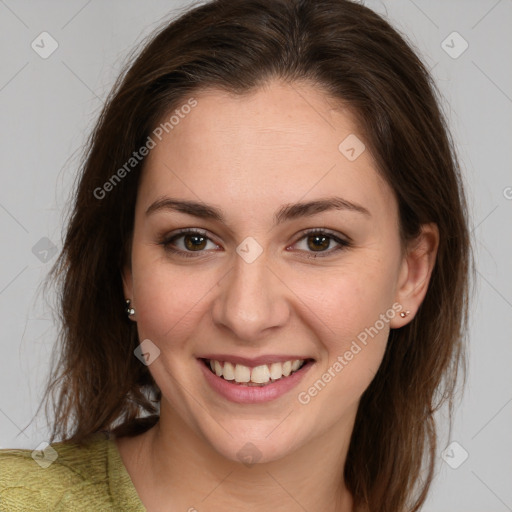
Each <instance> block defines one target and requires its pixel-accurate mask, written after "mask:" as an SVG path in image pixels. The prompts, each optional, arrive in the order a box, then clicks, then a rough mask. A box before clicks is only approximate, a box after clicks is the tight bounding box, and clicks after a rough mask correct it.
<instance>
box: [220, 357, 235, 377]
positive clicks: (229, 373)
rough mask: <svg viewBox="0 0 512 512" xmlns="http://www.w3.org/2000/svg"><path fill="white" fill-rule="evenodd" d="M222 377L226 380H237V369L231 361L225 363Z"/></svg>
mask: <svg viewBox="0 0 512 512" xmlns="http://www.w3.org/2000/svg"><path fill="white" fill-rule="evenodd" d="M222 376H223V377H224V378H225V379H226V380H235V367H234V366H233V365H232V364H231V363H230V362H229V361H226V362H225V363H224V367H223V368H222Z"/></svg>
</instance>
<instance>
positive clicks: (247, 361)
mask: <svg viewBox="0 0 512 512" xmlns="http://www.w3.org/2000/svg"><path fill="white" fill-rule="evenodd" d="M198 359H213V360H214V361H219V362H220V361H229V362H230V363H235V364H243V365H244V366H248V367H249V368H254V367H255V366H260V365H264V364H271V363H284V362H285V361H295V360H296V359H300V360H301V361H302V360H308V359H313V358H312V357H308V356H301V355H290V354H284V355H281V354H267V355H262V356H258V357H241V356H234V355H230V354H205V355H201V356H198Z"/></svg>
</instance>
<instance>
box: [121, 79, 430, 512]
mask: <svg viewBox="0 0 512 512" xmlns="http://www.w3.org/2000/svg"><path fill="white" fill-rule="evenodd" d="M194 97H195V98H196V100H197V102H198V104H197V106H196V107H195V108H193V109H192V110H191V112H190V113H189V114H188V115H187V116H185V117H184V119H181V120H180V122H179V124H178V125H176V126H175V127H174V129H173V130H172V131H170V132H169V133H168V134H165V133H164V137H163V139H162V141H161V142H159V143H158V144H157V146H156V147H155V148H154V149H152V150H151V152H150V155H149V156H148V160H147V163H146V166H145V168H144V171H143V175H142V178H141V182H140V188H139V191H138V197H137V204H136V212H135V226H134V236H133V244H132V253H131V264H130V265H128V266H127V267H126V268H124V269H123V282H124V292H125V295H126V297H127V298H130V299H131V301H132V306H133V307H134V308H135V311H136V313H135V315H133V317H132V319H133V320H134V321H135V322H137V328H138V332H139V337H140V340H144V339H150V340H151V341H152V342H153V343H154V344H155V345H156V346H157V347H158V348H159V350H160V355H159V357H157V358H156V359H155V360H154V361H153V362H152V363H151V364H150V365H149V367H148V368H149V370H150V372H151V374H152V375H153V377H154V379H155V381H156V383H157V384H158V386H159V387H160V389H161V390H162V396H163V398H162V402H161V412H160V414H161V415H160V421H159V422H158V423H157V425H155V427H153V428H152V429H150V430H148V431H147V432H145V433H144V434H141V435H139V436H136V437H131V438H120V439H117V440H116V442H117V446H118V448H119V452H120V454H121V457H122V459H123V462H124V464H125V466H126V468H127V470H128V472H129V474H130V476H131V478H132V481H133V483H134V485H135V488H136V490H137V492H138V494H139V496H140V497H141V500H142V501H143V503H144V505H145V506H146V508H147V509H148V510H150V511H160V510H171V507H174V508H172V510H183V511H186V510H190V511H191V512H192V511H193V510H194V509H195V510H197V511H199V512H201V511H203V510H208V511H213V512H217V511H218V512H220V511H226V510H238V511H244V512H245V511H247V512H248V511H251V512H252V511H260V510H266V509H272V510H274V511H275V512H281V511H287V512H292V511H303V510H304V509H305V510H308V511H320V510H322V511H338V512H339V511H343V512H349V511H352V510H353V502H352V496H351V494H350V492H349V491H348V490H347V488H346V486H345V484H344V482H343V478H342V475H343V468H344V464H345V459H346V454H347V449H348V446H349V440H350V436H351V433H352V429H353V425H354V420H355V415H356V411H357V408H358V403H359V400H360V397H361V395H362V393H363V392H364V390H365V389H366V388H367V387H368V385H369V384H370V382H371V380H372V378H373V376H374V375H375V373H376V372H377V370H378V368H379V365H380V363H381V361H382V357H383V354H384V350H385V347H386V342H387V338H388V335H389V329H390V328H394V329H396V328H400V327H402V326H403V325H405V324H406V323H408V322H410V321H411V320H412V318H413V317H414V315H415V312H416V311H417V309H418V307H419V305H420V304H421V301H422V300H423V298H424V296H425V293H426V290H427V287H428V281H429V279H430V275H431V271H432V268H433V265H434V261H435V254H436V251H437V245H438V233H437V230H436V227H435V226H434V225H425V226H424V227H423V231H422V234H421V235H420V236H419V237H418V239H417V240H414V241H412V242H411V243H410V244H409V245H408V246H407V247H404V246H402V244H401V240H400V237H399V229H398V209H397V203H396V200H395V198H394V195H393V192H392V190H391V188H390V186H389V185H388V184H387V183H386V182H385V181H384V180H383V179H382V178H381V177H380V175H379V174H378V173H377V170H376V166H375V163H374V161H373V159H372V156H371V155H370V152H369V150H366V151H364V152H363V153H362V154H361V155H360V156H359V157H358V158H357V159H356V160H354V161H349V160H348V159H347V158H346V157H345V156H344V155H343V154H342V153H341V152H340V151H339V150H338V146H339V144H340V142H341V141H343V140H344V139H345V138H346V137H347V136H348V135H349V134H355V135H356V136H358V137H359V138H360V139H361V140H362V136H361V135H360V134H359V131H358V128H357V124H356V122H355V119H354V117H353V116H352V115H351V113H350V112H349V111H348V110H347V109H341V108H339V107H338V108H336V109H335V108H334V101H333V100H332V99H329V98H328V97H327V96H325V94H324V93H323V92H321V91H320V90H319V89H318V88H317V87H314V86H312V85H308V84H305V83H302V84H299V83H294V84H285V83H282V82H279V81H272V82H269V83H268V84H266V85H265V86H264V87H261V88H259V89H258V90H257V91H255V92H253V93H251V94H249V95H244V96H234V95H229V94H228V93H226V92H222V91H219V90H208V91H202V92H199V93H197V94H194ZM184 103H185V102H184ZM334 195H335V196H340V197H342V198H344V199H345V200H347V201H351V202H353V203H357V204H358V205H361V206H363V207H364V208H366V209H367V210H368V211H369V214H370V215H365V214H362V213H360V212H357V211H350V210H330V211H326V212H322V213H319V214H316V215H314V216H310V217H302V218H296V219H293V220H289V221H287V222H284V223H282V224H280V225H277V226H273V215H274V213H275V212H276V211H278V210H279V208H280V207H281V206H282V205H284V204H289V203H296V202H299V201H301V202H304V201H312V200H315V199H320V198H326V197H332V196H334ZM162 196H170V197H173V198H177V199H182V200H192V201H200V202H204V203H207V204H209V205H213V206H215V207H217V208H219V209H221V210H222V211H223V214H224V216H225V219H226V223H225V224H224V223H221V222H218V221H216V220H211V219H200V218H196V217H194V216H191V215H188V214H185V213H181V212H175V211H171V210H159V211H156V212H154V213H153V214H151V215H146V213H145V212H146V210H147V209H148V207H149V206H150V205H151V204H152V203H153V202H155V201H156V200H157V199H160V198H161V197H162ZM180 228H198V229H203V230H205V231H207V232H208V235H207V236H208V237H209V239H208V241H207V243H206V244H203V246H201V249H200V250H202V252H197V250H196V252H194V251H193V245H192V243H191V242H190V239H189V240H188V245H185V242H187V238H186V237H185V238H184V237H183V236H182V237H181V238H179V239H176V240H175V241H174V247H175V248H177V249H181V250H183V251H187V249H188V252H189V253H191V252H192V253H193V257H190V258H186V257H183V256H181V257H180V256H178V255H176V254H173V253H171V252H169V251H166V249H165V247H164V246H163V245H162V244H160V241H161V237H162V236H163V235H166V234H167V235H172V234H173V233H176V230H178V229H180ZM309 228H317V229H324V230H329V232H332V233H333V234H334V235H335V236H339V237H340V238H342V239H346V238H347V237H350V239H351V241H352V242H351V245H350V246H349V247H342V248H341V250H339V251H335V248H336V247H339V245H338V244H337V243H336V242H335V241H334V240H333V239H328V240H330V242H329V243H327V242H326V244H325V247H324V246H323V245H322V244H320V246H319V248H317V249H316V250H315V248H316V247H318V246H315V245H314V236H313V237H311V235H310V238H309V240H310V243H309V244H308V237H307V236H306V237H304V235H303V232H304V230H306V229H309ZM246 237H253V238H254V239H256V240H257V242H258V243H259V245H260V246H261V248H262V249H263V252H262V254H261V255H260V256H259V257H258V258H257V259H256V260H255V261H253V262H252V263H250V264H249V263H247V262H246V261H245V260H244V259H243V258H241V257H240V256H239V255H238V253H237V252H236V248H237V246H239V245H240V244H241V242H242V241H243V240H244V239H245V238H246ZM312 238H313V240H312ZM311 240H312V241H311ZM190 247H192V250H191V249H190ZM322 251H323V252H322ZM322 254H325V256H323V257H322ZM308 255H309V256H315V255H317V257H316V258H314V257H310V258H308V257H307V256H308ZM395 303H397V304H399V305H400V307H403V310H404V311H405V310H407V311H410V313H409V315H408V316H407V317H406V318H401V317H400V316H399V315H398V313H397V314H395V315H394V318H392V319H391V320H389V321H388V322H387V323H385V326H384V328H382V329H381V330H379V332H378V335H376V336H374V337H373V338H369V341H368V343H367V345H366V346H364V347H363V348H362V350H361V351H360V352H359V353H357V355H355V356H354V357H353V359H352V360H351V361H348V362H347V364H346V366H344V367H343V369H342V371H340V372H339V373H337V374H336V377H335V378H332V380H331V381H330V382H329V383H328V384H327V385H326V386H325V387H324V388H323V389H322V390H321V392H319V393H318V394H317V395H316V396H314V397H312V398H311V400H310V402H309V403H308V404H302V403H299V401H298V399H297V395H298V393H299V392H301V391H302V392H303V391H307V390H308V388H309V387H310V386H312V385H313V383H314V382H315V381H317V380H318V379H320V378H321V377H322V375H323V374H324V373H325V372H326V371H327V370H328V368H329V367H332V366H333V363H334V362H335V361H336V360H337V358H338V356H343V355H344V354H345V352H346V351H347V350H349V348H350V346H351V344H352V342H353V341H354V340H356V337H357V335H358V334H359V333H361V332H362V331H364V330H365V328H368V327H370V326H374V325H375V323H376V321H377V320H378V319H379V315H381V314H385V313H386V312H389V311H390V310H392V305H393V304H395ZM388 314H389V313H388ZM389 315H390V314H389ZM360 345H361V344H360ZM361 346H362V345H361ZM207 352H214V353H228V354H236V355H240V356H246V357H257V356H259V355H262V354H300V355H304V356H305V357H312V358H314V359H315V364H314V366H313V367H312V368H311V369H310V370H309V372H308V374H306V375H305V377H304V379H303V381H302V382H301V383H300V384H299V385H298V387H297V388H294V389H293V390H291V391H289V392H288V393H286V394H285V395H283V396H281V397H279V398H277V399H276V400H273V401H270V402H266V403H261V404H250V405H249V404H237V403H233V402H230V401H227V400H226V399H224V398H223V397H221V396H220V395H218V394H217V393H216V392H215V391H214V390H213V389H211V388H210V386H209V385H208V383H207V382H206V381H205V379H204V376H203V375H202V372H201V371H200V368H199V366H198V363H197V360H196V357H197V356H199V355H201V354H205V353H207ZM248 442H251V443H253V444H254V445H255V446H256V447H257V450H258V451H259V454H260V455H261V458H260V459H259V461H258V463H256V464H254V465H252V466H250V467H247V466H246V465H244V464H242V463H241V461H240V460H239V457H238V456H237V452H238V451H239V450H240V449H241V448H242V447H244V446H245V445H246V443H248Z"/></svg>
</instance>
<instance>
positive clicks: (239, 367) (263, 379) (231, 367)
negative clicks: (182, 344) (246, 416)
mask: <svg viewBox="0 0 512 512" xmlns="http://www.w3.org/2000/svg"><path fill="white" fill-rule="evenodd" d="M200 359H201V361H202V362H203V364H204V365H205V366H206V367H207V368H208V369H209V370H210V371H211V372H212V373H214V374H215V375H217V377H220V378H222V379H224V380H226V381H229V382H231V384H238V385H240V386H258V387H263V386H267V385H268V384H271V383H272V382H276V381H280V380H284V379H286V378H287V377H289V376H290V375H293V374H294V373H295V372H298V371H299V370H300V369H301V368H302V367H303V366H304V365H305V364H306V363H307V362H309V361H314V360H313V359H293V360H289V361H284V362H282V363H279V362H278V363H270V364H263V365H260V366H255V367H254V368H250V367H249V366H245V365H243V364H233V363H230V362H229V361H216V360H214V359H204V358H200Z"/></svg>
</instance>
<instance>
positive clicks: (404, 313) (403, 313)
mask: <svg viewBox="0 0 512 512" xmlns="http://www.w3.org/2000/svg"><path fill="white" fill-rule="evenodd" d="M409 313H410V311H402V312H401V313H400V316H401V317H402V318H405V317H406V316H407V315H408V314H409Z"/></svg>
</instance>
